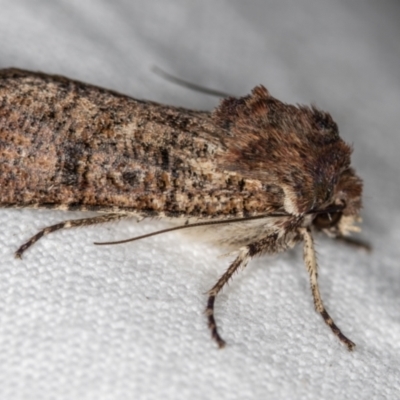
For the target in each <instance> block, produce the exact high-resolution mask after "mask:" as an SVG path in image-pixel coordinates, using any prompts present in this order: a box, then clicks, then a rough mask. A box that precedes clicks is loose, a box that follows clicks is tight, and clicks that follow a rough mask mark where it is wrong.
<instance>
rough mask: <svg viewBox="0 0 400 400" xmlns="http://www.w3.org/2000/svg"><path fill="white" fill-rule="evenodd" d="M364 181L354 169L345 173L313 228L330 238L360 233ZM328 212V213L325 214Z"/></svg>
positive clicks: (315, 219) (318, 215) (314, 220)
mask: <svg viewBox="0 0 400 400" xmlns="http://www.w3.org/2000/svg"><path fill="white" fill-rule="evenodd" d="M361 195H362V181H361V179H360V178H359V177H358V176H357V175H356V174H355V172H354V170H353V169H352V168H348V169H346V170H345V171H343V172H342V173H341V174H340V176H339V180H338V182H337V184H336V185H335V187H334V193H333V194H332V197H331V200H330V202H329V204H327V205H326V206H325V207H324V208H323V209H322V210H318V213H316V215H315V217H314V219H313V226H314V227H315V228H316V229H318V230H322V231H324V232H325V233H326V234H328V235H329V236H346V235H348V234H349V233H350V232H358V231H359V230H360V229H359V227H357V226H355V224H356V223H357V222H360V220H361V219H360V216H359V213H360V209H361V206H362V204H361ZM324 210H326V212H324Z"/></svg>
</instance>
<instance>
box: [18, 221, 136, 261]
mask: <svg viewBox="0 0 400 400" xmlns="http://www.w3.org/2000/svg"><path fill="white" fill-rule="evenodd" d="M127 217H129V215H128V214H104V215H100V216H98V217H91V218H82V219H75V220H69V221H63V222H60V223H58V224H55V225H51V226H48V227H47V228H44V229H42V230H40V231H39V232H38V233H37V234H36V235H34V236H32V237H31V238H30V239H29V240H28V241H27V242H26V243H24V244H23V245H22V246H21V247H20V248H19V249H18V250H17V251H16V252H15V257H16V258H21V257H22V254H23V253H24V252H25V251H26V250H27V249H28V248H29V247H31V246H32V245H33V244H35V243H36V242H37V241H38V240H39V239H41V238H42V237H43V236H45V235H48V234H49V233H52V232H55V231H58V230H60V229H69V228H76V227H80V226H89V225H95V224H102V223H105V222H110V221H116V220H119V219H123V218H127Z"/></svg>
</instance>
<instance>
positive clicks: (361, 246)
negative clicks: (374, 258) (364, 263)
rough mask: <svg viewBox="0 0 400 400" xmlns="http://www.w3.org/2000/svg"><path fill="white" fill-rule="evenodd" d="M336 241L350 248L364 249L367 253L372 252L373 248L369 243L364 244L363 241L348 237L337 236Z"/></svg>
mask: <svg viewBox="0 0 400 400" xmlns="http://www.w3.org/2000/svg"><path fill="white" fill-rule="evenodd" d="M335 239H336V240H338V241H340V242H342V243H345V244H347V245H348V246H352V247H357V248H359V249H364V250H365V251H368V252H370V251H371V250H372V247H371V245H370V244H369V243H367V242H364V241H363V240H359V239H355V238H352V237H348V236H336V237H335Z"/></svg>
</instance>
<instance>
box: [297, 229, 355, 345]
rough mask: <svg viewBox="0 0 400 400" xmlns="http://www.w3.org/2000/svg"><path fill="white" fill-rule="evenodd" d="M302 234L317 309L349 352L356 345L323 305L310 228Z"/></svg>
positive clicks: (301, 232) (301, 230) (301, 231)
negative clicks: (345, 334) (344, 333)
mask: <svg viewBox="0 0 400 400" xmlns="http://www.w3.org/2000/svg"><path fill="white" fill-rule="evenodd" d="M299 232H300V234H301V235H302V237H303V240H304V262H305V264H306V267H307V271H308V273H309V275H310V285H311V292H312V295H313V298H314V304H315V309H316V310H317V311H318V312H319V313H320V314H321V316H322V318H323V319H324V321H325V323H326V324H327V325H328V326H329V327H330V328H331V330H332V332H333V333H334V334H335V335H336V336H337V337H338V338H339V340H340V341H341V342H342V343H343V344H345V345H346V346H347V348H348V349H349V350H353V348H354V346H355V344H354V343H353V342H352V341H351V340H349V339H348V338H347V337H346V336H344V335H343V333H342V332H341V331H340V329H339V328H338V327H337V326H336V324H335V323H334V322H333V319H332V318H331V317H330V315H329V314H328V312H327V311H326V310H325V307H324V305H323V303H322V299H321V294H320V292H319V287H318V265H317V259H316V256H315V249H314V241H313V237H312V235H311V231H310V229H309V228H300V229H299Z"/></svg>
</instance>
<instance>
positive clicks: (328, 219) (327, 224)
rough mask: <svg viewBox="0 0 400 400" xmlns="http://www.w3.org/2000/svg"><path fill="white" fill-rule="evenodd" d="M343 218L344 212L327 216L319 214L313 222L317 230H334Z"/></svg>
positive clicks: (327, 214)
mask: <svg viewBox="0 0 400 400" xmlns="http://www.w3.org/2000/svg"><path fill="white" fill-rule="evenodd" d="M340 218H342V212H341V211H338V212H334V213H326V214H318V215H317V216H316V217H315V218H314V221H313V224H314V226H315V227H316V228H317V229H327V228H332V227H333V226H335V225H337V224H338V222H339V221H340Z"/></svg>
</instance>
